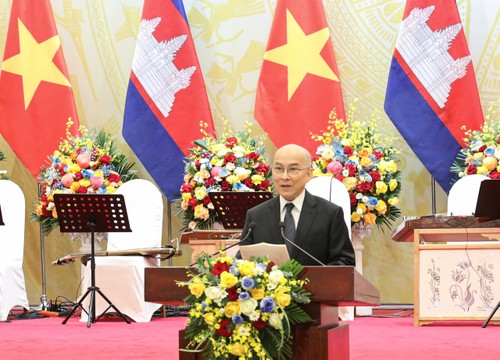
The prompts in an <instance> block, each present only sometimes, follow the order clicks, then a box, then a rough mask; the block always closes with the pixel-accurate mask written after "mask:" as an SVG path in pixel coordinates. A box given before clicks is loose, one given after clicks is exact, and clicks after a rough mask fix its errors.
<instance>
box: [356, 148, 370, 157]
mask: <svg viewBox="0 0 500 360" xmlns="http://www.w3.org/2000/svg"><path fill="white" fill-rule="evenodd" d="M371 153H372V149H371V148H363V149H361V150H360V151H358V156H359V157H368V156H370V155H371Z"/></svg>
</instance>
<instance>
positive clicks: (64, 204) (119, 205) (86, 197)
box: [54, 194, 132, 327]
mask: <svg viewBox="0 0 500 360" xmlns="http://www.w3.org/2000/svg"><path fill="white" fill-rule="evenodd" d="M54 204H55V206H56V211H57V217H58V219H59V230H60V231H61V232H72V233H74V232H90V233H91V242H90V244H91V248H90V258H89V261H90V270H91V271H90V274H91V283H90V286H89V287H88V289H87V291H86V292H85V294H84V295H83V296H82V297H81V298H80V300H79V301H78V303H77V304H76V305H75V306H74V307H73V309H72V310H71V311H70V313H69V314H68V315H67V316H66V318H65V319H64V321H63V324H66V322H67V321H68V320H69V318H70V317H71V316H72V315H73V313H74V312H75V311H76V309H78V308H81V309H82V310H83V311H85V312H87V311H86V310H85V309H84V308H83V305H82V303H83V301H84V300H85V298H86V297H87V296H88V295H90V303H89V311H88V312H87V315H88V320H87V327H90V324H91V323H95V322H96V321H97V320H99V318H100V317H101V316H102V314H101V315H100V316H99V317H98V318H97V319H96V316H95V300H96V298H95V294H96V292H97V293H99V295H101V296H102V298H103V299H104V300H105V301H106V302H107V303H108V304H109V307H108V308H107V309H106V310H104V312H103V314H104V313H105V312H106V311H107V310H108V309H110V308H113V309H114V310H115V311H116V313H117V314H118V315H119V316H120V317H121V318H122V319H123V320H125V321H126V322H127V324H130V320H129V319H127V318H126V317H125V315H123V314H122V313H121V311H120V310H118V308H117V307H116V306H115V305H113V303H112V302H111V301H110V300H109V299H108V298H107V297H106V295H104V294H103V292H102V291H101V290H100V289H99V288H98V287H97V286H96V284H95V245H94V233H96V232H131V231H132V230H130V224H129V221H128V216H127V209H126V206H125V198H124V197H123V195H116V194H113V195H110V194H105V195H99V194H54Z"/></svg>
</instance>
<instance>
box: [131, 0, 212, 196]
mask: <svg viewBox="0 0 500 360" xmlns="http://www.w3.org/2000/svg"><path fill="white" fill-rule="evenodd" d="M200 122H204V123H206V124H207V125H208V126H207V127H206V128H205V129H204V130H205V131H206V132H207V133H210V134H213V133H214V127H213V122H212V116H211V112H210V107H209V104H208V99H207V93H206V89H205V84H204V82H203V76H202V73H201V68H200V65H199V63H198V58H197V56H196V50H195V47H194V43H193V40H192V37H191V33H190V30H189V25H188V23H187V18H186V13H185V11H184V6H183V4H182V1H181V0H162V1H160V0H145V1H144V7H143V11H142V18H141V24H140V29H139V34H138V38H137V45H136V49H135V54H134V60H133V63H132V71H131V74H130V83H129V87H128V91H127V98H126V103H125V114H124V120H123V137H124V138H125V140H126V141H127V142H128V144H129V145H130V147H131V148H132V150H133V151H134V152H135V154H136V155H137V157H138V158H139V159H140V161H141V163H142V164H143V165H144V166H145V168H146V169H147V171H148V172H149V174H150V175H151V176H152V177H153V179H154V180H155V182H156V183H157V185H158V186H159V187H160V189H161V190H162V192H163V193H164V194H165V196H166V197H167V198H168V199H169V200H170V201H172V200H174V199H175V198H177V197H178V196H179V194H180V186H181V185H182V183H183V173H184V163H183V160H184V157H185V155H186V154H187V153H188V150H189V148H190V147H192V146H193V141H194V140H196V139H199V138H201V137H202V134H201V132H200Z"/></svg>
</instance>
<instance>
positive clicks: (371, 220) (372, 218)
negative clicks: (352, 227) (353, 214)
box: [365, 212, 377, 225]
mask: <svg viewBox="0 0 500 360" xmlns="http://www.w3.org/2000/svg"><path fill="white" fill-rule="evenodd" d="M376 220H377V215H375V214H373V213H371V212H368V213H366V214H365V222H366V223H367V224H368V225H373V224H375V221H376Z"/></svg>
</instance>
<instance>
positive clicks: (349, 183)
mask: <svg viewBox="0 0 500 360" xmlns="http://www.w3.org/2000/svg"><path fill="white" fill-rule="evenodd" d="M356 182H357V180H356V178H353V177H346V178H344V180H342V183H343V184H344V185H345V187H346V188H347V191H351V190H352V189H354V187H355V186H356Z"/></svg>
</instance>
